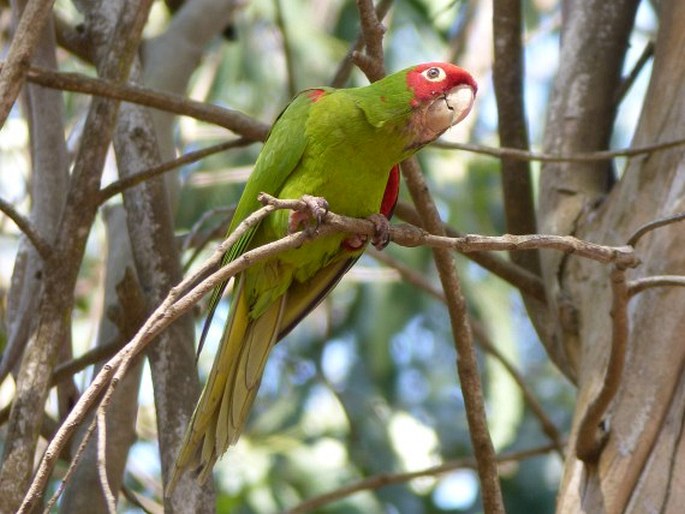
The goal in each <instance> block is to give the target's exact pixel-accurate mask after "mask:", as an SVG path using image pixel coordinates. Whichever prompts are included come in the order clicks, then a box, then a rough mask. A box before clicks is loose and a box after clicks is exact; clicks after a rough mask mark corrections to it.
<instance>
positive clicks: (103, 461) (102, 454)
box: [95, 410, 117, 514]
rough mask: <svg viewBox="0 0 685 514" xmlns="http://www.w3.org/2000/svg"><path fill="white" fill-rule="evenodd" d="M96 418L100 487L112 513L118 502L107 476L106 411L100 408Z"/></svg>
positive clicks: (112, 513)
mask: <svg viewBox="0 0 685 514" xmlns="http://www.w3.org/2000/svg"><path fill="white" fill-rule="evenodd" d="M95 419H96V420H97V430H98V457H97V468H98V476H99V477H100V487H102V494H103V496H104V497H105V502H106V504H107V511H108V512H109V513H110V514H116V512H117V502H116V500H115V499H114V495H113V494H112V489H111V487H110V486H109V479H108V478H107V420H106V419H105V412H104V411H103V410H98V413H97V416H96V418H95Z"/></svg>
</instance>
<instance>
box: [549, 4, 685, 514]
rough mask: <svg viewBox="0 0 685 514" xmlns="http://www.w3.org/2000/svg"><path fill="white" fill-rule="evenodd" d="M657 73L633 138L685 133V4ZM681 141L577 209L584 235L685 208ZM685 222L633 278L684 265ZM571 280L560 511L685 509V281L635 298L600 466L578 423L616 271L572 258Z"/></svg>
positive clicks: (667, 7)
mask: <svg viewBox="0 0 685 514" xmlns="http://www.w3.org/2000/svg"><path fill="white" fill-rule="evenodd" d="M660 11H661V12H660V28H659V35H658V39H657V41H656V50H655V52H656V53H655V58H654V66H653V71H652V77H651V83H650V85H649V90H648V92H647V96H646V99H645V103H644V106H643V111H642V115H641V119H640V122H639V126H638V129H637V132H636V134H635V138H634V141H633V144H634V146H644V145H648V144H653V143H657V142H664V141H671V140H675V139H679V138H682V135H683V132H684V131H685V86H684V82H683V76H684V75H685V61H684V60H683V59H682V54H683V51H685V32H684V31H683V30H682V27H683V26H685V4H684V3H683V2H682V1H680V0H664V1H662V2H661V4H660ZM684 151H685V150H683V148H682V147H677V148H674V149H670V150H666V151H660V152H656V153H653V154H651V155H643V156H638V157H635V158H633V159H631V160H630V162H629V164H628V166H627V169H626V171H625V172H624V174H623V177H622V178H621V180H620V182H619V183H618V184H617V185H616V186H615V187H614V188H613V190H612V192H611V194H610V195H609V196H608V197H607V199H606V200H605V201H604V203H603V204H602V205H601V206H600V207H599V208H598V209H595V210H593V211H589V212H588V213H586V214H585V215H584V216H582V217H581V218H579V223H578V227H579V230H578V235H579V236H580V237H582V238H584V239H588V240H591V241H602V242H603V243H606V244H625V243H626V241H627V240H628V239H629V238H630V236H631V234H633V233H634V232H635V230H636V229H638V228H639V227H640V226H641V225H643V224H645V223H648V222H650V221H653V220H655V219H658V218H662V217H665V216H669V215H671V214H674V213H677V212H682V211H683V208H684V201H683V199H684V198H685V167H684V166H683V155H684ZM683 247H685V232H683V227H682V225H669V226H666V227H664V228H659V229H657V230H654V231H653V232H651V233H649V234H648V235H646V236H644V237H643V238H642V239H641V240H640V241H639V242H638V243H637V245H636V249H637V252H638V255H639V257H640V259H641V260H642V264H641V266H639V267H638V268H637V269H636V270H634V271H632V272H630V273H629V276H628V278H629V279H638V278H641V277H649V276H653V275H664V274H682V272H683V269H684V267H685V254H684V253H683V251H682V248H683ZM564 282H565V283H566V284H568V288H567V292H568V293H569V294H570V297H571V298H572V302H573V305H575V306H576V307H577V309H578V316H577V319H578V336H579V340H580V341H581V342H582V346H581V353H580V360H579V367H578V383H579V395H578V402H577V406H576V411H575V416H574V428H573V432H572V434H571V439H570V441H571V448H570V451H569V453H568V458H567V462H566V467H565V473H564V477H563V482H562V485H561V490H560V493H559V504H558V512H559V513H569V514H570V513H577V512H587V513H592V514H598V513H600V514H601V513H604V512H606V513H614V512H622V513H644V512H661V513H677V512H682V508H683V507H682V506H683V505H685V488H683V487H682V480H683V479H682V477H683V476H685V475H684V473H685V450H684V449H683V448H684V447H683V446H681V443H682V437H683V413H684V412H685V374H684V373H683V365H684V363H685V345H683V336H682V334H683V333H685V317H683V316H682V313H681V312H679V310H680V309H678V306H682V305H685V303H684V302H685V291H684V290H683V289H682V288H676V287H661V288H654V289H648V290H646V291H645V292H642V293H639V294H637V295H636V296H634V297H633V298H632V300H631V301H630V303H629V305H628V321H629V338H628V352H627V360H626V365H625V369H624V372H623V375H622V381H621V386H620V389H619V391H618V394H617V396H616V397H615V399H614V401H613V405H612V406H611V407H610V409H609V412H608V415H607V417H606V418H605V421H607V422H608V429H609V438H608V441H607V443H606V446H605V448H604V449H603V451H602V453H601V455H600V458H599V461H598V463H597V465H587V464H584V463H583V462H582V461H580V460H578V459H577V458H576V457H575V443H576V436H577V430H578V424H579V422H580V419H581V418H582V416H583V414H584V413H585V411H586V409H587V406H588V403H589V402H590V401H591V400H592V399H593V398H594V396H595V394H596V392H597V390H598V388H599V387H600V385H601V384H602V382H603V379H604V372H605V371H604V370H605V366H606V363H607V355H608V353H609V346H610V336H609V334H610V332H611V329H610V324H611V318H610V315H609V311H610V306H611V298H610V289H609V270H608V269H607V268H606V267H605V266H600V265H596V264H593V263H590V262H588V261H584V260H583V259H577V258H571V259H569V263H568V266H567V267H566V268H565V273H564Z"/></svg>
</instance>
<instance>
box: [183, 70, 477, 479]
mask: <svg viewBox="0 0 685 514" xmlns="http://www.w3.org/2000/svg"><path fill="white" fill-rule="evenodd" d="M476 89H477V87H476V83H475V81H474V80H473V78H472V77H471V75H470V74H469V73H467V72H466V71H465V70H463V69H461V68H459V67H457V66H455V65H453V64H447V63H439V62H431V63H426V64H420V65H417V66H413V67H411V68H407V69H405V70H402V71H400V72H397V73H394V74H392V75H389V76H387V77H385V78H384V79H382V80H379V81H377V82H375V83H373V84H370V85H368V86H365V87H358V88H351V89H332V88H327V87H319V88H315V89H308V90H305V91H303V92H301V93H300V94H299V95H297V96H296V97H295V98H294V99H293V100H292V102H291V103H290V104H289V105H288V106H287V108H286V109H285V110H284V111H283V112H282V113H281V115H280V116H279V117H278V119H277V120H276V122H275V123H274V125H273V127H272V129H271V132H270V133H269V137H268V138H267V141H266V143H265V145H264V148H263V149H262V151H261V153H260V155H259V158H258V159H257V163H256V165H255V168H254V171H253V172H252V174H251V176H250V178H249V180H248V182H247V185H246V186H245V190H244V192H243V194H242V197H241V199H240V201H239V203H238V206H237V208H236V211H235V215H234V217H233V221H232V223H231V226H230V228H229V233H230V232H231V231H233V230H234V229H235V227H237V226H238V224H239V223H240V222H241V221H243V220H244V219H245V218H246V217H247V216H248V215H249V214H251V213H252V212H254V211H256V210H257V209H259V208H260V207H261V204H260V203H259V201H258V200H257V196H258V194H259V193H260V192H266V193H268V194H270V195H272V196H275V197H277V198H284V199H299V198H301V197H303V196H304V195H311V196H313V197H316V198H322V199H325V201H326V203H327V206H325V204H324V205H323V206H322V208H326V207H327V208H330V210H331V211H332V212H335V213H337V214H342V215H345V216H350V217H358V218H364V217H374V216H375V217H376V219H377V217H378V215H379V214H382V215H384V216H385V217H388V218H389V217H390V216H391V215H392V211H393V209H394V206H395V202H396V201H397V195H398V192H399V168H398V163H399V162H400V161H402V160H404V159H406V158H408V157H409V156H411V155H412V154H414V153H415V152H416V151H417V150H418V149H420V148H421V147H423V146H424V145H426V144H428V143H430V142H432V141H434V140H435V139H436V138H437V137H438V136H440V135H441V134H442V133H443V132H445V131H446V130H447V129H448V128H450V127H451V126H452V125H454V124H456V123H458V122H459V121H461V120H462V119H464V117H465V116H466V115H467V114H468V113H469V111H470V110H471V106H472V105H473V101H474V97H475V94H476ZM321 203H322V204H323V203H324V202H321ZM315 207H316V206H314V210H315ZM306 218H307V216H306V215H303V214H302V213H301V212H296V213H291V212H289V211H285V210H280V211H277V212H275V213H273V214H271V215H270V216H269V217H268V218H266V219H265V220H264V221H262V222H261V223H260V224H259V225H258V226H255V227H254V228H252V229H251V230H250V231H249V232H247V233H246V234H245V235H243V236H242V238H241V239H240V240H239V241H238V242H237V243H236V244H235V245H234V246H233V247H232V248H231V249H230V250H229V251H228V252H227V254H226V256H225V258H224V263H226V262H230V261H232V260H234V259H236V258H237V257H239V256H240V255H241V254H242V253H244V252H245V251H246V250H248V249H251V248H255V247H257V246H260V245H263V244H266V243H269V242H271V241H275V240H277V239H280V238H282V237H283V236H285V235H287V234H288V233H291V232H292V231H293V230H297V229H299V228H300V226H301V225H302V224H303V223H302V222H308V221H310V220H308V219H306ZM365 243H366V240H365V239H362V238H360V237H359V236H350V235H344V234H334V235H327V236H325V237H320V238H318V239H315V240H313V241H311V242H308V243H307V244H305V245H303V246H302V247H300V248H298V249H295V250H289V251H286V252H284V253H281V254H279V255H277V256H275V257H273V258H270V259H267V260H265V261H262V262H258V263H256V264H254V265H253V266H251V267H250V268H248V269H247V270H245V271H243V272H242V273H240V274H239V275H238V276H236V278H235V286H234V292H233V299H232V304H231V311H230V316H229V319H228V321H227V323H226V327H225V329H224V333H223V335H222V337H221V342H220V345H219V350H218V353H217V355H216V357H215V360H214V364H213V366H212V370H211V372H210V375H209V378H208V380H207V384H206V386H205V388H204V390H203V392H202V395H201V397H200V400H199V402H198V405H197V407H196V409H195V412H194V414H193V417H192V419H191V421H190V426H189V428H188V430H187V432H186V436H185V440H184V443H183V447H182V449H181V451H180V452H179V455H178V458H177V461H176V465H175V468H174V472H173V475H174V477H173V478H172V481H171V484H173V483H174V482H175V480H176V479H177V478H178V475H179V474H180V473H181V472H182V471H183V470H184V469H185V468H188V467H192V468H193V469H197V470H198V471H199V472H200V477H201V478H202V479H205V478H206V477H207V475H208V474H209V473H210V472H211V470H212V467H213V465H214V463H215V462H216V460H217V458H218V457H220V456H221V455H222V454H223V453H224V452H225V451H226V450H227V449H228V447H229V446H230V445H232V444H234V443H235V442H236V441H237V440H238V437H239V436H240V433H241V431H242V430H243V427H244V425H245V421H246V419H247V416H248V414H249V412H250V408H251V406H252V402H253V401H254V398H255V395H256V394H257V389H258V388H259V384H260V381H261V377H262V373H263V372H264V366H265V364H266V360H267V358H268V356H269V352H270V351H271V349H272V348H273V346H274V345H275V344H276V342H278V341H279V340H280V339H281V338H282V337H283V336H284V335H285V334H286V333H288V332H289V331H290V330H291V329H292V328H293V327H294V326H295V325H297V323H299V322H300V320H302V318H303V317H304V316H306V315H307V314H308V313H309V312H310V311H311V310H312V309H313V308H314V307H315V306H316V305H317V304H318V303H319V302H320V301H321V300H322V299H323V298H324V297H325V296H326V295H327V294H328V293H329V292H330V290H331V289H332V288H333V287H334V286H335V285H336V284H337V282H338V281H339V280H340V278H341V277H342V275H343V274H344V273H345V272H346V271H347V270H348V269H349V268H350V267H351V266H352V264H354V262H355V261H356V260H357V258H358V257H359V256H360V254H361V253H362V252H363V251H364V247H365ZM224 286H225V284H224ZM222 290H223V288H220V291H222ZM219 296H220V293H218V294H215V295H214V297H213V300H214V301H213V302H212V303H213V304H214V305H213V307H214V306H215V303H216V300H217V299H218V297H219Z"/></svg>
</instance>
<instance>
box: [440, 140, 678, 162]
mask: <svg viewBox="0 0 685 514" xmlns="http://www.w3.org/2000/svg"><path fill="white" fill-rule="evenodd" d="M684 145H685V138H681V139H674V140H672V141H665V142H663V143H654V144H651V145H645V146H636V147H631V148H621V149H618V150H601V151H597V152H574V153H569V154H554V153H544V152H531V151H527V150H520V149H518V148H495V147H491V146H484V145H475V144H471V143H452V142H448V141H437V142H435V143H434V144H433V146H435V147H438V148H450V149H453V150H463V151H466V152H472V153H476V154H481V155H489V156H491V157H495V158H498V159H503V158H510V159H519V160H522V161H540V162H549V163H562V162H569V163H590V162H599V161H609V160H611V159H614V158H616V157H638V156H641V155H645V156H648V155H650V154H652V153H654V152H659V151H663V150H670V149H671V148H676V147H678V146H684Z"/></svg>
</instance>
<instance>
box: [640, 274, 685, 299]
mask: <svg viewBox="0 0 685 514" xmlns="http://www.w3.org/2000/svg"><path fill="white" fill-rule="evenodd" d="M653 287H685V277H684V276H682V275H655V276H652V277H644V278H638V279H635V280H630V281H628V296H630V297H631V298H632V297H633V296H635V295H636V294H638V293H641V292H643V291H646V290H647V289H651V288H653Z"/></svg>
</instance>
